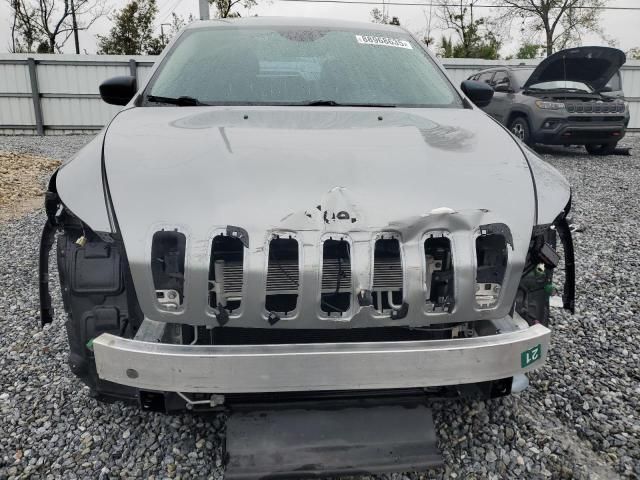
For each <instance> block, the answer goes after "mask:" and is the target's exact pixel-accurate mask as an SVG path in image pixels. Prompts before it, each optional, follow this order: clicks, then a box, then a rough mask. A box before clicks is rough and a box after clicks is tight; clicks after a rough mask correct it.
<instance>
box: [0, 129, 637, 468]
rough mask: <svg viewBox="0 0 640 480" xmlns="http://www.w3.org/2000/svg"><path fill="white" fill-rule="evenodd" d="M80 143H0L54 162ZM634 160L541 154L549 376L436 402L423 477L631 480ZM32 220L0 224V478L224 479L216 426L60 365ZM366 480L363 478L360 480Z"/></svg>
mask: <svg viewBox="0 0 640 480" xmlns="http://www.w3.org/2000/svg"><path fill="white" fill-rule="evenodd" d="M87 139H88V137H82V136H76V137H49V138H44V139H43V138H37V137H0V150H14V151H15V150H18V151H25V152H29V153H35V154H38V155H45V156H50V157H54V158H64V157H66V156H67V155H69V154H71V153H72V152H73V151H75V150H76V149H77V148H78V147H79V146H81V145H82V144H83V143H85V142H86V141H87ZM625 143H626V144H631V145H634V146H635V147H636V150H635V153H634V156H633V157H623V156H620V157H618V156H612V157H589V156H587V155H585V154H584V150H583V149H577V148H576V149H544V150H541V153H542V154H543V156H544V158H545V159H546V160H547V161H549V162H550V163H551V164H553V165H554V166H555V167H557V168H558V169H559V170H560V171H561V172H563V173H564V174H565V175H566V176H567V178H568V179H569V181H570V182H571V184H572V185H573V188H574V214H573V217H574V220H575V222H576V223H577V224H580V225H581V226H583V227H584V232H583V233H578V234H576V239H575V240H576V246H577V259H578V262H577V270H578V290H577V294H578V300H577V310H578V311H577V314H576V315H575V316H571V315H567V314H565V313H564V312H562V311H560V310H557V309H554V310H553V312H552V314H553V319H552V325H553V337H552V349H551V352H550V355H549V360H548V362H547V364H546V365H545V366H544V367H543V368H542V369H540V370H538V371H537V372H536V373H534V374H533V375H531V385H530V387H529V388H528V389H527V390H526V391H525V392H523V393H522V394H519V395H512V396H510V397H507V398H503V399H498V400H492V401H489V402H472V401H452V402H434V404H433V408H434V416H435V421H436V427H437V429H438V433H439V436H440V447H441V449H442V452H443V454H444V458H445V461H446V466H445V468H444V469H440V470H435V471H430V472H425V473H423V474H417V473H413V474H407V475H402V474H394V475H389V476H382V477H380V478H385V479H397V480H400V479H402V480H406V479H411V480H415V479H426V478H460V479H468V478H488V479H498V478H567V479H569V478H577V479H580V478H594V479H595V478H601V479H613V478H640V362H639V360H640V358H639V357H640V355H639V351H640V350H639V349H638V346H640V317H639V315H640V293H639V292H640V239H639V238H640V236H639V232H640V225H639V223H640V215H639V214H638V209H639V208H640V187H638V185H640V137H629V138H627V139H626V140H625ZM42 223H43V215H42V214H41V213H40V212H36V213H32V214H29V215H27V216H25V217H23V218H21V219H19V220H17V221H12V222H10V223H5V224H2V225H0V261H1V262H2V267H0V332H2V333H0V372H2V373H1V374H0V478H6V477H9V478H27V477H29V478H101V479H105V478H117V477H122V478H125V477H126V478H132V477H149V476H154V477H156V478H165V477H173V478H222V476H223V469H222V466H221V463H222V461H221V445H222V441H223V438H224V417H222V416H210V417H198V416H193V415H190V414H181V415H172V416H168V415H161V414H154V413H148V412H142V411H140V410H138V409H137V408H135V407H129V406H123V405H121V404H119V403H116V404H113V405H106V404H102V403H97V402H96V401H95V400H94V399H92V398H91V397H90V396H88V392H87V390H86V389H84V388H83V387H82V386H81V384H80V382H79V381H77V380H76V379H75V378H74V377H73V376H72V375H71V373H70V372H69V369H68V367H67V365H66V355H67V346H66V339H65V334H64V329H63V318H62V315H61V314H62V306H61V304H60V299H59V296H58V294H57V284H54V285H53V290H54V292H55V293H56V294H55V298H54V301H55V304H56V307H57V314H56V319H55V322H54V323H53V324H52V325H51V326H48V327H47V328H45V329H44V330H41V329H40V328H39V327H38V324H37V321H36V319H35V317H36V315H37V308H38V305H37V297H38V295H37V281H36V267H37V246H38V240H39V233H40V228H41V225H42ZM364 478H370V477H359V479H362V480H364Z"/></svg>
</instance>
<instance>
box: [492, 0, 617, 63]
mask: <svg viewBox="0 0 640 480" xmlns="http://www.w3.org/2000/svg"><path fill="white" fill-rule="evenodd" d="M495 3H496V5H498V6H501V7H508V8H506V9H505V14H504V15H503V17H504V18H505V19H521V20H522V23H523V29H528V30H530V31H531V32H532V33H534V34H540V33H541V34H542V35H543V37H544V43H545V46H546V50H547V55H551V54H552V53H553V52H554V50H561V49H563V48H566V47H568V46H570V45H571V44H574V43H579V41H580V38H581V37H582V35H583V34H584V33H586V32H596V33H600V34H602V31H601V28H600V12H601V8H602V7H603V6H604V5H605V0H495Z"/></svg>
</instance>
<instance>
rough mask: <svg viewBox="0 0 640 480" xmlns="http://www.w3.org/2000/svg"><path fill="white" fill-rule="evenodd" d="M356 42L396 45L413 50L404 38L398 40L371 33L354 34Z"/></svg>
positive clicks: (387, 45)
mask: <svg viewBox="0 0 640 480" xmlns="http://www.w3.org/2000/svg"><path fill="white" fill-rule="evenodd" d="M356 40H357V41H358V43H361V44H363V45H381V46H383V47H397V48H406V49H408V50H413V47H412V46H411V44H410V43H409V42H407V41H406V40H399V39H397V38H389V37H376V36H373V35H356Z"/></svg>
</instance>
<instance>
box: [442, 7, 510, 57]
mask: <svg viewBox="0 0 640 480" xmlns="http://www.w3.org/2000/svg"><path fill="white" fill-rule="evenodd" d="M477 3H478V0H459V3H458V4H455V5H454V4H453V3H451V0H440V1H439V4H438V5H437V7H436V8H437V9H436V17H438V18H439V19H440V22H441V27H442V28H443V29H444V30H452V31H453V32H454V33H455V36H456V37H457V42H454V40H453V39H452V38H451V37H448V38H447V37H445V36H444V35H443V37H442V40H441V44H440V53H441V55H442V56H444V57H447V56H451V57H462V58H486V59H497V58H500V55H499V50H500V47H501V45H502V42H501V41H500V39H499V37H498V35H497V34H496V33H495V31H494V29H493V28H491V25H490V21H489V19H487V18H485V17H481V18H476V17H475V16H474V12H473V7H474V6H475V5H476V4H477Z"/></svg>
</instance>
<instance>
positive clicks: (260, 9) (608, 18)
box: [0, 0, 640, 56]
mask: <svg viewBox="0 0 640 480" xmlns="http://www.w3.org/2000/svg"><path fill="white" fill-rule="evenodd" d="M127 1H128V0H106V2H107V5H108V6H109V11H110V12H114V11H116V10H119V9H120V8H122V7H123V6H124V5H125V4H126V3H127ZM374 1H375V0H374ZM393 1H394V2H401V1H403V0H393ZM404 1H407V2H410V3H418V1H419V0H418V1H416V0H404ZM157 2H158V9H159V13H158V15H157V17H156V28H157V32H158V34H159V33H160V24H161V23H168V22H169V21H170V20H171V13H172V12H175V13H176V14H178V15H181V16H183V17H184V18H187V17H188V16H189V14H193V15H194V17H196V18H198V0H157ZM607 4H608V5H609V6H616V7H627V6H628V7H640V0H607ZM374 7H375V6H374V5H341V4H331V3H326V4H323V3H316V4H311V3H302V2H301V3H294V2H283V1H279V0H258V5H257V6H256V7H254V8H252V9H251V10H250V11H249V12H247V11H242V12H241V14H242V15H243V16H245V15H247V14H250V15H256V14H257V15H259V16H299V17H319V18H340V19H348V20H355V21H365V22H367V21H370V20H371V9H373V8H374ZM387 8H388V14H389V15H390V16H397V17H399V18H400V21H401V22H402V25H403V26H404V27H405V28H407V29H409V30H410V31H412V32H414V33H417V34H419V35H421V34H424V32H425V31H426V29H427V25H428V19H429V8H428V7H419V6H399V5H390V6H388V7H387ZM478 10H479V12H480V13H481V14H485V12H486V13H489V12H490V11H491V10H490V9H478ZM212 12H213V9H212ZM601 19H602V28H603V31H604V33H605V35H606V36H607V37H608V38H610V39H611V40H613V41H614V42H615V46H617V47H618V48H621V49H622V50H625V51H627V50H629V49H630V48H633V47H640V34H639V33H638V26H639V25H640V11H625V10H606V11H604V12H603V13H602V15H601ZM10 26H11V15H10V8H9V4H8V1H7V0H0V52H8V51H9V46H10V42H11V34H10V32H11V30H10ZM110 26H111V22H110V20H109V19H108V18H106V17H103V18H101V19H99V20H98V21H97V22H96V23H94V24H93V25H92V27H91V28H90V29H89V30H87V31H81V32H80V51H81V52H83V53H95V52H96V35H98V34H101V35H104V34H106V33H107V32H108V31H109V28H110ZM165 28H166V27H165ZM442 33H443V32H442V30H441V29H440V28H438V21H437V19H435V18H433V20H432V22H431V36H432V37H434V38H436V39H439V38H440V36H441V34H442ZM520 41H521V37H520V34H519V26H518V25H512V26H511V30H510V32H509V33H507V35H505V41H504V44H503V48H502V50H501V54H502V55H503V56H507V55H511V54H513V53H514V52H515V51H516V50H517V48H518V45H519V43H520ZM582 43H583V45H601V44H603V40H602V38H600V37H598V36H597V35H591V34H590V35H588V36H586V37H585V38H584V39H583V42H582ZM63 51H64V52H65V53H73V52H74V44H73V39H72V38H71V39H69V40H68V41H67V43H66V45H65V47H64V49H63Z"/></svg>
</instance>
